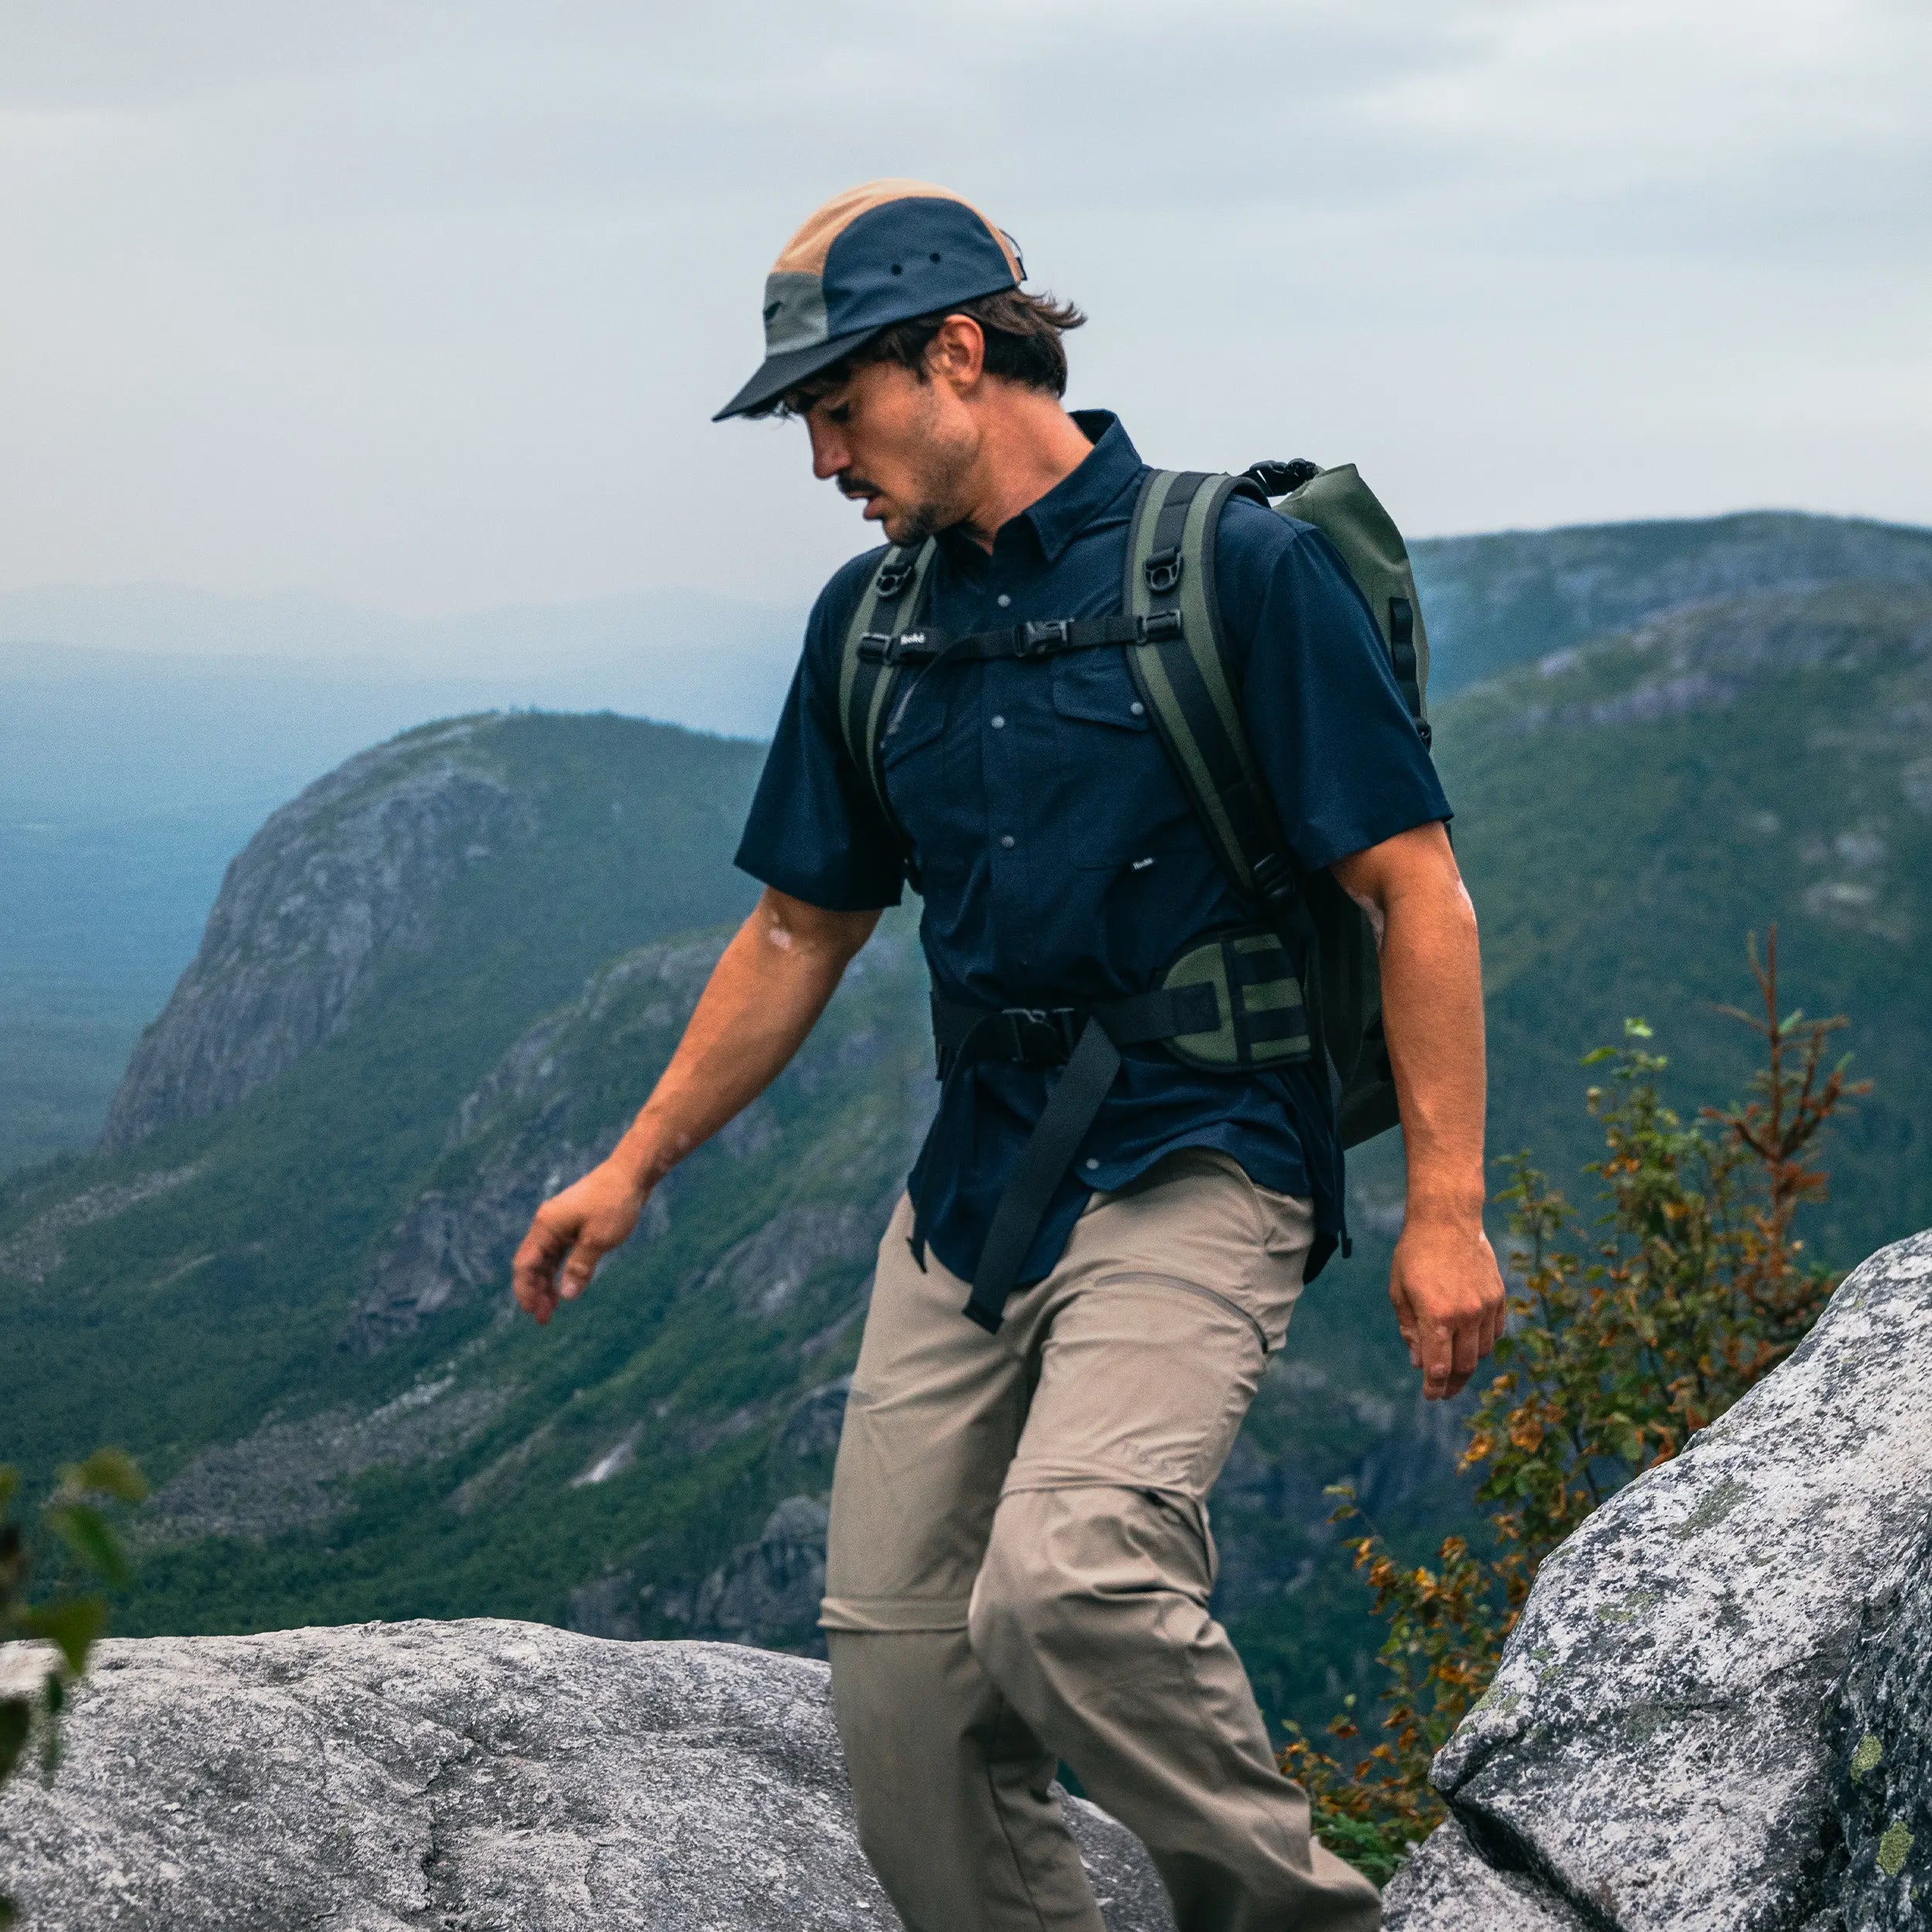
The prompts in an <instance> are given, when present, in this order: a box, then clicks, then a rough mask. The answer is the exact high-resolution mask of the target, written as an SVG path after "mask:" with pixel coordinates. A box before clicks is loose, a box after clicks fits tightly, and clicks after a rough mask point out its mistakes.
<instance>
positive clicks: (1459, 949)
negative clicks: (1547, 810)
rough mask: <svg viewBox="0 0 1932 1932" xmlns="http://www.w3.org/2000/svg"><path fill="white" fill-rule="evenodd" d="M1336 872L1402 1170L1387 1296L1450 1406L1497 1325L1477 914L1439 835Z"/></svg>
mask: <svg viewBox="0 0 1932 1932" xmlns="http://www.w3.org/2000/svg"><path fill="white" fill-rule="evenodd" d="M1335 876H1336V877H1337V878H1338V879H1340V880H1341V882H1342V885H1343V886H1345V888H1346V889H1347V890H1348V891H1349V893H1350V894H1351V895H1352V896H1353V897H1354V898H1355V900H1356V901H1357V902H1358V903H1359V904H1360V905H1362V906H1363V907H1364V909H1365V910H1367V912H1368V913H1369V916H1370V917H1371V918H1372V919H1373V920H1375V922H1376V930H1377V932H1378V934H1379V937H1380V940H1381V944H1382V962H1381V963H1382V1023H1383V1031H1384V1032H1385V1033H1386V1035H1387V1036H1388V1041H1389V1062H1390V1064H1391V1065H1392V1066H1393V1067H1394V1069H1395V1077H1396V1099H1397V1101H1398V1102H1399V1104H1400V1107H1401V1112H1402V1138H1403V1150H1404V1152H1405V1155H1406V1158H1407V1162H1408V1168H1409V1199H1408V1208H1407V1212H1406V1213H1405V1214H1404V1216H1403V1226H1402V1237H1401V1239H1400V1240H1399V1241H1398V1242H1397V1243H1396V1253H1395V1260H1394V1264H1393V1267H1391V1269H1390V1270H1389V1299H1390V1300H1391V1301H1393V1303H1394V1304H1395V1310H1396V1320H1397V1321H1398V1322H1399V1323H1400V1325H1401V1328H1402V1333H1403V1339H1404V1340H1405V1341H1406V1342H1407V1343H1408V1345H1409V1355H1410V1360H1411V1361H1413V1362H1414V1363H1415V1365H1416V1366H1417V1368H1419V1369H1421V1370H1422V1372H1423V1393H1425V1394H1427V1395H1428V1396H1431V1397H1434V1398H1440V1397H1443V1396H1452V1395H1454V1394H1455V1393H1456V1392H1457V1391H1458V1389H1461V1387H1462V1386H1463V1385H1464V1383H1466V1382H1467V1381H1468V1379H1469V1377H1470V1376H1471V1375H1472V1374H1474V1373H1475V1368H1476V1365H1477V1363H1478V1362H1479V1361H1480V1360H1481V1359H1482V1357H1483V1356H1484V1355H1487V1354H1488V1352H1489V1350H1490V1349H1491V1348H1492V1346H1493V1345H1495V1339H1496V1337H1497V1336H1498V1335H1499V1334H1500V1333H1501V1332H1502V1322H1503V1318H1504V1298H1503V1288H1502V1277H1501V1276H1500V1275H1499V1274H1498V1273H1497V1270H1496V1259H1495V1255H1494V1254H1493V1253H1492V1252H1491V1250H1490V1247H1489V1241H1488V1236H1486V1235H1485V1233H1484V1232H1483V1226H1482V1209H1483V1200H1484V1196H1485V1192H1486V1189H1485V1185H1484V1182H1485V1175H1484V1172H1483V1154H1482V1146H1483V1111H1484V1107H1485V1100H1486V1094H1487V1080H1486V1077H1485V1071H1484V1059H1483V1054H1484V1046H1483V1026H1482V962H1481V954H1480V952H1479V951H1478V945H1477V940H1476V914H1475V908H1474V907H1473V906H1471V904H1470V903H1469V895H1468V893H1466V892H1465V891H1464V889H1463V885H1462V877H1461V873H1460V872H1458V870H1457V869H1456V861H1455V855H1454V853H1453V852H1451V850H1450V849H1449V840H1448V835H1447V833H1446V832H1444V829H1443V828H1442V827H1441V826H1440V825H1419V826H1417V828H1415V829H1414V830H1413V831H1411V832H1402V833H1400V834H1398V835H1397V836H1396V837H1395V838H1390V839H1388V840H1386V841H1385V842H1383V844H1381V845H1376V846H1374V847H1372V848H1371V849H1369V851H1366V852H1357V853H1355V855H1353V856H1352V857H1351V858H1348V859H1341V860H1338V862H1336V865H1335Z"/></svg>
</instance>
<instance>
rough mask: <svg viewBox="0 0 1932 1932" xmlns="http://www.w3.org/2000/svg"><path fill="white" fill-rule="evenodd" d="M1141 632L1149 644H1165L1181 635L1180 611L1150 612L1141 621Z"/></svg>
mask: <svg viewBox="0 0 1932 1932" xmlns="http://www.w3.org/2000/svg"><path fill="white" fill-rule="evenodd" d="M1140 631H1141V637H1142V638H1144V639H1145V641H1147V642H1148V643H1149V644H1165V643H1166V642H1167V641H1168V640H1169V639H1170V638H1178V637H1179V635H1180V634H1181V613H1180V611H1179V610H1178V609H1175V610H1172V611H1149V612H1148V614H1147V615H1146V616H1145V617H1143V618H1141V623H1140Z"/></svg>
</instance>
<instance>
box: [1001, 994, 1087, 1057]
mask: <svg viewBox="0 0 1932 1932" xmlns="http://www.w3.org/2000/svg"><path fill="white" fill-rule="evenodd" d="M992 1019H993V1020H994V1022H995V1023H996V1024H997V1025H998V1027H999V1029H1000V1030H1001V1032H1003V1033H1004V1034H1005V1040H1004V1042H1003V1044H1004V1046H1005V1048H1006V1049H1007V1051H1006V1053H1005V1054H1004V1055H1002V1057H1003V1058H1008V1059H1011V1060H1012V1061H1013V1062H1014V1063H1015V1064H1017V1065H1019V1066H1064V1065H1065V1064H1066V1062H1067V1060H1070V1058H1071V1057H1072V1056H1073V1048H1074V1046H1075V1044H1076V1043H1077V1041H1078V1039H1079V1037H1080V1009H1079V1008H1078V1007H1077V1006H1002V1008H1001V1009H999V1011H998V1013H997V1014H995V1015H992Z"/></svg>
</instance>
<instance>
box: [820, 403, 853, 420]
mask: <svg viewBox="0 0 1932 1932" xmlns="http://www.w3.org/2000/svg"><path fill="white" fill-rule="evenodd" d="M825 420H826V421H827V422H828V423H840V424H843V423H849V422H850V421H851V420H852V405H851V404H850V403H830V404H828V406H827V407H826V410H825Z"/></svg>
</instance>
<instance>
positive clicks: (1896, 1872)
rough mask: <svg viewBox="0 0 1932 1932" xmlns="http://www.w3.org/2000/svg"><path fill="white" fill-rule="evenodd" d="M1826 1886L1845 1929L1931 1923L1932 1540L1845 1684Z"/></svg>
mask: <svg viewBox="0 0 1932 1932" xmlns="http://www.w3.org/2000/svg"><path fill="white" fill-rule="evenodd" d="M1832 1741H1833V1743H1834V1744H1835V1747H1836V1750H1835V1764H1834V1767H1833V1771H1834V1775H1833V1778H1832V1808H1833V1810H1834V1811H1835V1814H1836V1816H1837V1820H1838V1837H1839V1842H1838V1848H1837V1851H1836V1853H1835V1856H1834V1858H1833V1860H1832V1872H1831V1874H1830V1876H1828V1879H1827V1880H1826V1883H1825V1892H1826V1895H1827V1896H1828V1897H1829V1898H1830V1900H1832V1904H1833V1906H1835V1909H1836V1910H1837V1913H1838V1923H1841V1924H1842V1926H1843V1927H1844V1928H1845V1932H1893V1928H1894V1927H1899V1926H1907V1925H1924V1924H1927V1923H1932V1537H1928V1539H1927V1541H1926V1542H1925V1543H1923V1545H1922V1546H1920V1550H1919V1553H1918V1556H1917V1560H1915V1561H1914V1563H1913V1566H1912V1569H1911V1571H1910V1574H1909V1575H1908V1576H1907V1577H1906V1580H1905V1581H1904V1583H1903V1587H1901V1588H1900V1590H1899V1593H1898V1595H1897V1597H1896V1599H1895V1600H1893V1601H1891V1602H1889V1603H1886V1604H1882V1605H1880V1606H1878V1607H1877V1609H1876V1614H1874V1615H1873V1617H1872V1619H1871V1624H1870V1628H1869V1629H1868V1631H1867V1632H1866V1638H1865V1641H1863V1642H1862V1644H1861V1645H1859V1650H1858V1654H1857V1655H1856V1656H1855V1657H1854V1658H1852V1667H1851V1668H1850V1669H1849V1671H1847V1672H1845V1681H1844V1682H1843V1683H1842V1685H1840V1686H1839V1690H1838V1713H1837V1723H1836V1726H1835V1731H1834V1735H1833V1740H1832Z"/></svg>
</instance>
